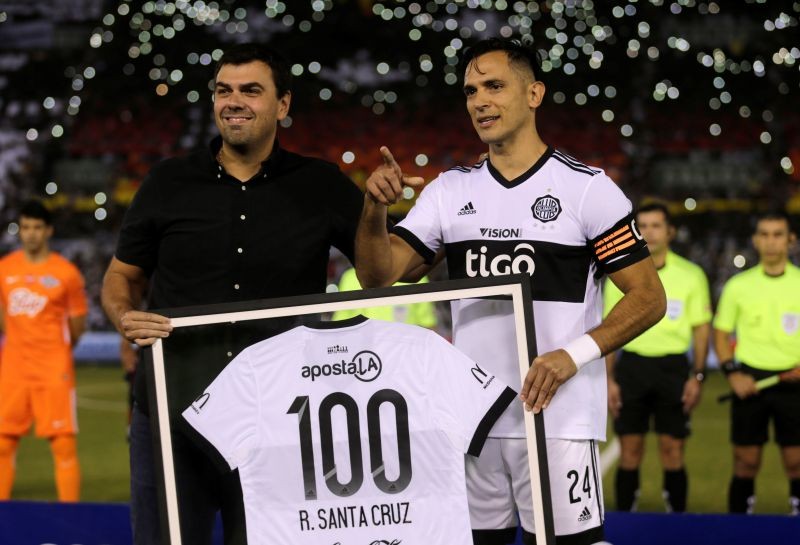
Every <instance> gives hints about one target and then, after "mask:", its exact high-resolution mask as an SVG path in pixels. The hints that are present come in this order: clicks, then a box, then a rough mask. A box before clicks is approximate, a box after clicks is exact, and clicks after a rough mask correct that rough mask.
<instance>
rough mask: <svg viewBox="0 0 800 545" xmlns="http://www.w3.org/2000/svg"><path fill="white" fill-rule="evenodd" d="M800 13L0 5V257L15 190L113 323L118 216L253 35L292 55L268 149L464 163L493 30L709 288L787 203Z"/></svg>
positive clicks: (555, 4) (412, 163) (797, 192)
mask: <svg viewBox="0 0 800 545" xmlns="http://www.w3.org/2000/svg"><path fill="white" fill-rule="evenodd" d="M799 11H800V4H798V3H797V2H791V1H787V2H774V1H769V2H764V1H755V0H747V1H743V2H725V3H722V2H719V3H715V2H701V1H695V0H680V1H675V2H671V1H669V0H653V1H639V2H636V1H623V0H619V1H616V2H593V1H591V0H575V1H563V2H559V1H553V0H546V1H539V2H522V1H517V2H514V1H511V0H508V1H505V0H496V1H491V0H469V1H450V0H447V1H445V0H436V1H434V0H430V1H427V2H425V1H420V2H412V1H391V2H384V3H380V2H372V1H367V0H362V1H344V0H316V1H313V2H312V1H308V2H281V1H277V0H266V1H265V0H253V1H239V0H237V1H233V0H219V1H217V2H213V1H212V2H203V1H187V0H184V1H181V0H178V1H174V2H173V1H166V0H158V1H148V2H133V1H124V0H123V1H118V0H113V1H111V0H62V1H59V2H51V1H46V0H16V1H14V0H4V1H3V2H0V48H1V49H0V229H1V230H2V231H0V232H1V233H2V236H0V253H5V251H7V250H8V249H9V248H11V247H12V246H14V244H15V243H16V236H15V235H16V230H17V229H18V226H17V225H16V223H15V220H16V207H17V205H18V204H19V203H20V202H21V201H22V200H24V199H25V198H27V197H30V196H40V197H44V198H45V200H46V201H47V202H48V203H49V204H50V205H51V206H52V208H53V209H54V210H55V212H56V223H55V226H56V233H57V240H56V241H55V248H56V249H57V250H59V251H61V252H63V253H64V254H65V255H66V256H67V257H68V258H70V259H72V260H74V261H75V262H76V263H77V264H78V266H79V267H80V269H81V270H82V271H83V273H84V275H85V276H86V279H87V287H88V290H89V294H90V297H91V301H92V303H91V313H90V317H89V326H90V328H91V329H92V330H95V331H97V330H104V329H109V324H108V322H107V320H106V319H105V317H104V316H103V313H102V311H101V310H100V307H99V287H100V279H101V275H102V273H103V271H104V269H105V266H106V264H107V262H108V260H109V258H110V255H111V252H112V248H113V244H114V240H115V232H116V230H117V228H118V227H119V224H120V220H121V217H122V214H123V213H124V211H125V209H126V206H127V205H128V203H129V202H130V200H131V198H132V195H133V194H134V192H135V191H136V188H137V186H138V185H139V183H140V182H141V180H142V178H143V177H144V176H145V175H146V173H147V171H148V169H149V168H150V166H151V165H153V164H154V163H156V162H157V161H159V160H161V159H163V158H164V157H168V156H172V155H180V154H184V153H186V152H187V151H188V150H190V149H193V148H195V147H197V146H204V145H206V143H207V141H208V140H209V139H210V138H211V136H213V134H214V130H215V129H214V124H213V119H212V117H211V105H210V97H211V93H210V90H209V82H210V80H211V78H212V76H213V74H212V66H213V62H214V60H215V59H217V58H218V57H219V55H220V54H221V50H222V49H224V47H225V45H226V44H230V43H233V42H237V41H246V40H258V41H267V42H269V43H271V44H272V45H274V46H277V47H278V48H280V49H281V50H282V51H284V52H285V53H286V54H287V55H288V56H289V57H290V60H291V61H292V63H293V73H294V75H295V82H294V83H295V85H294V96H293V103H292V111H291V115H290V118H289V119H287V121H286V123H285V124H284V125H285V126H284V128H283V130H282V131H281V133H280V134H279V138H280V140H281V143H282V145H284V146H285V147H287V148H289V149H293V150H296V151H299V152H301V153H304V154H308V155H316V156H319V157H322V158H325V159H327V160H329V161H332V162H335V163H337V164H338V165H339V166H340V167H341V168H342V169H343V170H344V171H345V172H346V173H347V174H348V175H349V176H350V177H351V178H352V179H353V180H354V181H356V183H362V182H363V180H364V179H365V178H366V176H367V174H368V173H369V172H370V171H371V170H372V169H373V168H374V167H375V166H376V165H377V164H378V162H379V160H380V156H379V154H378V147H379V146H381V145H388V146H389V147H390V148H391V149H392V150H393V152H394V154H395V156H396V157H398V159H399V161H400V163H401V165H402V166H403V167H404V169H407V170H409V171H411V172H417V173H419V174H421V175H423V176H425V178H426V179H428V180H430V179H433V178H434V177H435V176H436V175H437V173H438V172H440V171H442V170H445V169H447V168H450V167H451V166H453V165H457V164H472V163H473V162H475V160H476V159H477V157H478V156H479V154H480V153H481V152H482V151H483V150H482V149H481V144H480V142H479V141H478V140H477V139H476V138H475V136H474V132H473V130H472V128H471V127H470V125H469V120H468V118H467V116H466V115H465V110H464V101H463V94H462V92H461V90H460V83H459V81H460V77H459V76H460V74H457V66H456V63H457V59H458V55H459V52H460V50H461V49H462V48H463V47H465V46H466V45H468V44H469V42H470V40H474V39H478V38H481V37H486V36H491V35H504V36H516V37H520V38H522V39H524V40H526V41H527V40H532V42H533V44H534V45H535V47H537V48H538V49H539V50H540V53H541V54H542V56H543V58H544V59H545V61H544V65H543V69H542V73H541V75H540V78H541V79H542V80H543V81H544V82H545V84H546V85H547V98H546V100H545V104H544V105H543V107H542V108H541V110H540V112H539V113H538V119H539V126H540V130H541V131H542V133H543V138H544V139H545V141H546V142H548V143H550V144H551V145H554V146H556V147H557V148H559V149H561V150H563V151H565V152H566V153H569V154H571V155H573V156H575V157H577V158H579V159H580V160H582V161H583V162H585V163H587V164H591V165H596V166H600V167H602V168H604V169H605V170H606V171H607V173H608V174H609V175H610V176H611V177H612V178H613V179H614V180H615V181H617V182H618V183H619V184H620V185H621V186H622V187H623V189H624V190H625V191H626V193H627V194H628V195H629V196H630V197H631V199H632V200H633V201H634V202H639V201H641V200H643V199H648V198H658V199H662V200H666V201H667V202H668V203H669V204H670V208H671V210H672V212H674V213H675V214H676V216H677V222H678V225H679V231H678V237H677V240H676V243H675V248H676V249H677V250H678V251H679V252H680V253H682V254H683V255H685V256H687V257H688V258H690V259H691V260H693V261H695V262H697V263H698V264H700V265H701V266H702V267H703V268H704V269H705V271H706V273H707V274H708V275H709V277H710V279H711V283H712V292H713V296H714V297H715V298H716V297H718V295H719V291H720V289H721V286H722V283H723V282H724V281H725V280H726V279H727V278H729V277H730V276H731V275H732V274H733V273H735V272H736V271H737V270H738V269H741V268H743V267H747V266H748V265H752V264H753V263H754V255H753V253H752V250H751V249H750V246H749V242H748V236H749V234H750V232H751V227H752V225H751V217H752V214H753V213H754V212H755V211H757V210H758V209H762V208H765V207H768V206H775V205H778V206H786V207H787V208H788V210H789V211H790V213H792V214H798V213H800V130H798V129H799V128H800V110H798V108H797V96H798V91H799V89H798V82H799V81H800V73H799V71H798V67H799V66H800V49H798V45H800V43H798V42H797V41H796V40H793V39H791V36H795V37H796V36H797V34H796V33H797V26H798V16H800V13H799ZM408 204H410V202H409V203H408ZM405 209H407V206H406V207H402V206H401V207H398V209H397V210H395V212H396V213H397V214H398V215H402V214H403V213H404V211H405ZM265 213H269V211H265ZM794 257H795V258H797V255H796V254H795V255H794ZM339 272H340V271H339V268H338V267H334V268H333V269H332V271H331V281H332V282H334V281H335V280H336V277H337V275H338V273H339Z"/></svg>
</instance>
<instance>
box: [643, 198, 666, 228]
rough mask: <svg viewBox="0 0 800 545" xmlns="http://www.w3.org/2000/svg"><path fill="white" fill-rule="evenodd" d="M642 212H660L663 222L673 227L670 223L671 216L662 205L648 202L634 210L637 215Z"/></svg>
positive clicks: (664, 205)
mask: <svg viewBox="0 0 800 545" xmlns="http://www.w3.org/2000/svg"><path fill="white" fill-rule="evenodd" d="M642 212H661V213H662V214H664V220H665V221H666V222H667V225H674V223H672V214H670V213H669V209H668V208H667V205H666V204H664V203H661V202H650V203H647V204H645V205H642V206H640V207H639V208H637V209H636V213H637V214H641V213H642Z"/></svg>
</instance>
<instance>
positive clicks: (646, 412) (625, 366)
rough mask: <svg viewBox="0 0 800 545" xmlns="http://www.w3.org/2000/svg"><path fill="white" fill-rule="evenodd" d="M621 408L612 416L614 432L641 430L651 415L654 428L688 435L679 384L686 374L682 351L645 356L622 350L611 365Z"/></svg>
mask: <svg viewBox="0 0 800 545" xmlns="http://www.w3.org/2000/svg"><path fill="white" fill-rule="evenodd" d="M614 377H615V379H616V381H617V384H619V388H620V391H621V396H622V408H621V409H620V412H619V418H617V419H615V420H614V432H615V433H616V434H617V435H626V434H637V435H640V434H644V433H647V431H648V430H649V429H650V419H651V416H654V417H655V418H654V420H655V431H656V433H659V434H664V435H670V436H672V437H675V438H678V439H683V438H685V437H687V436H688V435H689V416H688V415H686V414H684V412H683V402H682V401H681V397H683V387H684V385H685V384H686V380H687V379H688V377H689V361H688V360H687V359H686V355H684V354H674V355H669V356H662V357H658V358H648V357H645V356H640V355H638V354H634V353H633V352H626V351H624V350H623V351H622V355H621V356H620V358H619V361H617V364H616V365H615V366H614Z"/></svg>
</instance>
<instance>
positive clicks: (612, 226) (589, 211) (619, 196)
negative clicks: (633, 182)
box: [581, 174, 650, 274]
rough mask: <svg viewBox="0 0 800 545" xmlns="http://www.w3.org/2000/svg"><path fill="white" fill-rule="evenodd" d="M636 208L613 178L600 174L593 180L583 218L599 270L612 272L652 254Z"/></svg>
mask: <svg viewBox="0 0 800 545" xmlns="http://www.w3.org/2000/svg"><path fill="white" fill-rule="evenodd" d="M632 210H633V207H632V205H631V201H629V200H628V198H627V197H626V196H625V194H624V193H623V192H622V190H621V189H620V188H619V187H617V184H615V183H614V182H613V181H612V180H611V178H609V177H608V176H606V175H605V174H598V175H596V176H595V177H594V178H593V179H592V181H591V183H590V184H589V187H588V188H587V189H586V192H585V193H584V196H583V199H582V201H581V219H582V221H583V225H584V229H585V234H586V239H587V240H589V241H590V247H591V252H592V257H593V259H594V260H595V261H596V262H597V270H598V273H600V274H610V273H613V272H616V271H619V270H622V269H624V268H625V267H628V266H630V265H633V264H634V263H637V262H639V261H641V260H643V259H645V258H647V257H649V256H650V252H649V251H648V250H647V244H646V243H645V241H644V237H642V235H641V233H639V231H638V229H637V228H636V218H635V217H634V216H633V213H632Z"/></svg>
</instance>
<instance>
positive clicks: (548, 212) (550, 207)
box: [531, 195, 561, 223]
mask: <svg viewBox="0 0 800 545" xmlns="http://www.w3.org/2000/svg"><path fill="white" fill-rule="evenodd" d="M531 212H533V217H534V218H536V219H537V220H539V221H541V222H542V223H547V222H548V221H555V220H556V219H558V216H559V215H560V214H561V201H559V200H558V199H557V198H555V197H553V196H552V195H545V196H543V197H539V198H538V199H536V201H535V202H534V203H533V206H531Z"/></svg>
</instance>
